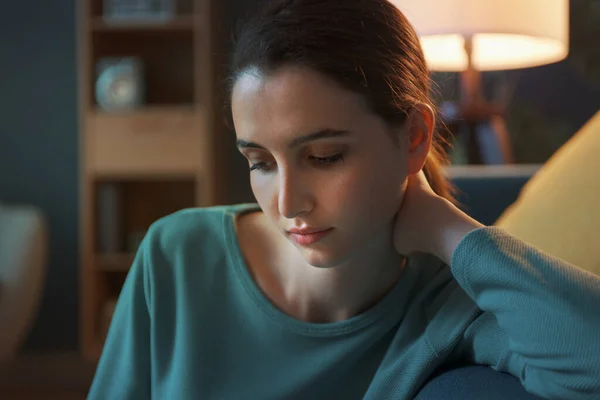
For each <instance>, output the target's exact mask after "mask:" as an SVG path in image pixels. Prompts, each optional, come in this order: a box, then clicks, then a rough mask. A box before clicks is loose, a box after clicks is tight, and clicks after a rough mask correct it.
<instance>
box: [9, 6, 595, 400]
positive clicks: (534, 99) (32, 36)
mask: <svg viewBox="0 0 600 400" xmlns="http://www.w3.org/2000/svg"><path fill="white" fill-rule="evenodd" d="M440 1H443V0H440ZM260 3H261V1H260V0H219V1H210V0H169V1H168V0H147V1H126V0H125V1H119V0H79V1H74V0H60V1H59V0H53V1H49V0H44V1H42V0H33V1H29V2H20V1H16V0H12V1H11V0H6V1H3V3H2V12H0V331H3V333H0V356H1V358H2V359H3V361H2V363H1V365H2V366H3V367H2V368H4V369H3V370H1V371H0V377H1V378H0V397H2V387H8V388H9V389H6V390H9V391H10V390H11V392H10V393H12V394H11V396H14V398H18V397H17V396H18V395H17V394H15V393H21V389H20V387H19V385H21V384H23V385H29V384H28V383H27V384H26V383H25V382H29V381H30V380H31V379H37V381H39V382H40V383H39V385H40V387H43V388H46V387H52V388H53V389H52V390H54V391H55V392H56V393H59V394H56V396H58V397H57V398H66V397H64V396H66V395H64V394H62V395H61V394H60V393H62V392H61V390H62V387H63V386H64V387H65V388H67V387H72V388H73V390H74V391H75V392H77V390H79V392H77V393H78V394H73V396H74V398H80V397H81V393H82V392H84V391H85V388H86V385H87V384H88V383H89V382H88V381H87V380H88V379H89V377H90V376H91V374H92V373H93V368H94V363H95V361H96V360H97V357H98V356H99V354H100V351H101V348H102V343H103V336H104V335H105V332H106V329H107V326H108V323H109V322H110V316H111V310H112V307H114V302H115V300H116V298H117V296H118V293H119V290H120V285H121V284H122V282H123V279H124V277H125V275H126V273H127V269H128V267H129V264H130V263H131V260H132V255H133V254H134V253H135V250H136V248H137V245H138V244H139V241H140V240H141V237H143V235H144V233H145V230H146V229H147V228H148V226H149V225H150V224H151V223H152V222H153V221H154V220H156V219H157V218H160V217H161V216H163V215H166V214H168V213H170V212H173V211H175V210H178V209H180V208H184V207H195V206H209V205H215V204H229V203H240V202H252V201H254V199H253V196H252V193H251V190H250V186H249V182H248V174H247V167H246V162H245V161H244V159H243V158H242V157H241V156H239V155H238V153H237V150H236V149H235V145H234V140H235V136H234V133H233V132H232V131H231V130H230V128H228V127H227V126H226V125H225V124H224V123H223V120H224V116H225V113H224V104H225V103H224V102H225V100H226V96H225V90H224V88H225V85H224V80H225V78H226V73H227V70H226V65H227V60H228V54H229V51H230V49H231V44H232V42H231V39H232V33H233V28H234V26H235V24H236V22H237V21H239V19H240V18H242V17H243V16H245V15H247V14H248V13H251V12H253V10H255V9H256V7H257V6H258V5H259V4H260ZM397 3H400V4H401V3H402V2H401V1H398V2H397ZM568 14H569V15H568V16H567V18H569V21H570V23H569V25H568V26H569V43H568V46H569V52H568V56H567V57H566V58H565V59H563V60H561V61H559V62H553V63H551V64H549V65H542V66H536V67H530V68H521V69H511V70H499V71H484V72H482V73H481V85H480V88H481V93H482V94H483V96H484V97H485V98H486V99H488V100H489V101H492V102H495V103H497V104H499V105H500V108H501V110H500V111H498V113H499V114H501V115H502V116H503V119H504V122H505V125H504V133H505V134H506V135H507V136H506V138H508V142H506V141H505V142H503V143H504V144H499V143H498V142H497V141H494V140H491V141H490V140H487V141H486V140H484V139H482V140H480V141H479V145H478V146H479V147H478V148H477V149H475V150H474V149H473V142H472V140H471V139H472V138H473V135H474V134H473V133H471V136H466V135H463V134H462V133H461V132H463V131H462V130H461V129H462V128H461V127H460V126H458V125H460V124H459V123H458V122H457V121H459V122H460V121H461V114H460V112H459V111H457V110H458V109H457V106H456V104H458V103H460V101H461V93H464V92H463V89H462V86H461V84H462V83H461V82H462V79H464V78H461V72H460V71H436V72H433V74H432V76H433V78H434V80H435V82H436V92H435V96H436V100H437V101H438V104H439V106H440V109H441V110H442V112H443V115H444V116H445V117H447V119H445V122H446V123H447V125H446V128H445V129H447V130H448V132H447V133H450V134H451V135H450V136H449V137H451V138H455V139H456V140H454V139H451V140H453V148H452V149H451V150H449V151H450V157H451V159H452V162H453V164H455V165H460V166H463V167H465V166H466V167H470V166H473V164H478V166H477V167H478V168H481V166H484V167H486V166H489V167H490V168H492V167H493V166H496V167H497V166H498V165H517V166H518V165H524V166H532V165H533V166H537V165H541V164H543V163H545V162H546V161H547V160H548V159H549V158H550V157H551V156H552V155H553V154H554V153H555V152H556V151H557V150H558V149H559V148H560V147H561V146H562V145H563V144H564V143H565V142H566V141H567V140H569V139H570V138H571V137H572V136H573V135H574V134H575V133H576V132H577V131H578V130H579V129H580V128H581V127H582V126H583V125H584V124H585V123H586V122H587V121H588V120H589V119H590V118H591V117H592V116H593V115H594V114H595V113H596V112H597V111H598V110H599V109H600V46H599V45H598V43H600V1H599V0H571V1H570V5H569V13H568ZM477 123H479V122H477ZM471 128H472V126H471ZM483 135H486V134H485V133H484V134H483ZM488 136H489V135H488ZM491 137H495V136H493V135H492V136H491ZM506 138H504V139H503V140H506ZM480 139H481V138H480ZM470 140H471V141H470ZM506 143H508V145H506ZM503 146H504V147H503ZM507 146H508V147H507ZM507 149H508V151H509V152H510V157H509V159H506V158H503V157H502V156H501V154H505V153H506V151H507ZM473 151H475V152H478V154H479V156H478V157H475V158H473V157H469V154H470V153H469V152H473ZM499 154H500V155H499ZM507 160H508V161H507ZM17 250H18V251H17ZM11 279H12V281H11ZM3 280H4V283H3ZM11 282H12V283H11ZM15 282H18V286H17V284H16V283H15ZM2 341H4V343H2ZM57 365H61V366H62V367H61V368H62V369H63V370H64V371H68V372H66V373H65V372H63V373H62V375H60V376H59V374H60V372H59V371H57V369H60V368H56V366H57ZM64 375H68V376H66V377H65V376H64ZM61 385H62V386H61ZM69 385H71V386H69ZM11 388H12V389H11ZM76 389H77V390H76ZM50 392H52V391H50ZM48 393H49V392H48ZM41 396H42V395H39V397H36V398H45V397H41ZM77 396H79V397H77ZM3 398H4V397H3Z"/></svg>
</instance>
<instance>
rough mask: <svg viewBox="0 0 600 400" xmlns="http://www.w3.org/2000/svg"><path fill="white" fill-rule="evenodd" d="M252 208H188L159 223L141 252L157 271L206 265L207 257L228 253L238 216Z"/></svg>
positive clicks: (150, 232)
mask: <svg viewBox="0 0 600 400" xmlns="http://www.w3.org/2000/svg"><path fill="white" fill-rule="evenodd" d="M244 207H249V205H225V206H213V207H202V208H188V209H183V210H180V211H176V212H174V213H172V214H169V215H167V216H165V217H162V218H160V219H158V220H157V221H155V222H154V223H153V224H152V225H151V226H150V228H149V229H148V232H147V233H146V236H145V237H144V240H143V243H142V248H141V251H143V252H144V253H145V257H146V259H147V260H148V261H150V263H151V264H153V269H155V268H157V266H161V265H168V266H169V267H170V269H171V268H173V267H174V266H176V265H181V264H184V265H188V264H199V263H203V264H205V262H204V261H205V259H206V258H211V257H212V256H214V255H216V254H218V253H225V252H226V249H227V247H228V246H230V245H231V241H232V240H233V238H234V236H235V232H234V230H233V227H232V220H233V217H234V215H235V214H236V213H237V212H239V211H240V209H243V208H244Z"/></svg>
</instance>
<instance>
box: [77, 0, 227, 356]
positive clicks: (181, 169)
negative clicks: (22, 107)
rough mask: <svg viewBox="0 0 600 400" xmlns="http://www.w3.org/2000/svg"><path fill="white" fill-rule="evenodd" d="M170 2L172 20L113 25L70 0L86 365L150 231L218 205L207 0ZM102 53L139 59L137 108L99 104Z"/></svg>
mask: <svg viewBox="0 0 600 400" xmlns="http://www.w3.org/2000/svg"><path fill="white" fill-rule="evenodd" d="M175 1H176V14H175V15H174V16H173V17H172V18H169V19H164V20H162V21H152V22H141V21H136V20H129V21H127V20H121V21H118V22H113V21H110V20H107V19H105V18H104V16H103V9H102V5H103V0H82V1H81V2H78V4H79V10H78V18H79V19H78V35H77V37H78V41H79V42H78V53H79V54H78V70H79V87H80V93H79V96H80V101H79V125H80V187H81V193H80V194H81V202H80V203H81V210H80V215H81V218H80V220H81V268H80V299H81V300H80V310H81V313H80V335H81V340H80V343H81V352H82V354H83V356H84V357H85V358H87V359H88V360H91V361H96V360H97V359H98V357H99V355H100V353H101V351H102V346H103V343H104V340H105V334H106V328H107V321H110V319H109V317H110V307H111V306H112V305H114V301H115V300H116V299H117V298H118V296H119V293H120V289H121V287H122V284H123V282H124V280H125V277H126V276H127V273H128V271H129V268H130V266H131V264H132V262H133V259H134V256H135V252H136V250H137V246H138V245H139V242H140V240H141V238H142V237H143V235H144V234H145V232H146V231H147V229H148V228H149V226H150V225H151V224H152V223H153V222H154V221H156V220H157V219H159V218H161V217H163V216H165V215H168V214H170V213H172V212H175V211H177V210H180V209H183V208H188V207H205V206H211V205H215V204H219V203H222V199H218V198H217V193H218V191H217V183H218V182H219V177H218V176H217V171H218V170H219V169H218V168H216V165H217V163H218V162H219V161H218V159H217V158H216V157H217V156H218V151H216V149H217V148H218V147H217V146H216V140H217V138H216V136H217V135H216V123H217V122H216V121H215V117H214V115H215V110H216V107H217V105H216V104H213V103H214V101H215V100H214V99H215V98H218V96H215V90H218V89H217V85H216V82H215V73H214V63H213V60H212V54H214V52H215V49H214V48H212V43H213V38H212V37H211V34H212V28H211V24H212V21H213V20H214V10H213V4H212V2H211V0H175ZM106 57H109V58H115V57H116V58H119V57H136V58H137V59H139V60H141V62H142V64H143V82H144V88H145V95H144V102H143V105H142V106H141V107H137V108H134V109H131V110H129V111H110V112H108V111H104V110H103V109H102V108H101V107H99V106H98V104H97V102H96V95H95V83H96V79H97V71H96V65H97V63H98V62H99V61H100V60H102V59H104V58H106ZM107 199H111V200H110V202H109V203H107ZM107 204H111V207H112V208H111V207H108V208H107V207H106V205H107ZM106 210H112V211H111V213H110V218H108V217H107V215H109V214H107V211H106Z"/></svg>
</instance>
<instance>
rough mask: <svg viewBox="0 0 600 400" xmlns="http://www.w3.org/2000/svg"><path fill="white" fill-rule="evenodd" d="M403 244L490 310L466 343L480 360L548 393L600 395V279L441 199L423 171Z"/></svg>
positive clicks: (414, 182) (406, 206) (412, 186)
mask: <svg viewBox="0 0 600 400" xmlns="http://www.w3.org/2000/svg"><path fill="white" fill-rule="evenodd" d="M394 244H395V246H396V249H397V250H398V252H400V253H401V254H410V253H412V252H414V251H419V252H427V253H432V254H434V255H436V256H437V257H438V258H440V259H441V260H442V261H444V262H445V263H446V264H448V265H450V268H451V271H452V273H453V275H454V276H455V278H456V280H457V282H458V283H459V285H460V286H461V287H462V288H463V289H464V290H465V292H466V293H467V294H468V295H469V296H470V297H471V298H472V299H473V300H474V301H475V303H476V304H477V306H478V307H479V308H480V309H481V310H483V311H484V313H483V314H482V315H481V316H480V317H479V318H478V319H477V320H475V321H474V322H473V324H471V326H470V328H469V330H468V331H467V332H465V339H464V343H462V346H460V347H459V349H460V348H464V349H465V351H466V352H467V353H466V354H467V355H471V359H472V360H473V361H475V362H478V363H482V364H488V365H492V366H495V367H496V368H497V369H501V370H505V371H508V372H510V373H511V374H513V375H515V376H517V377H519V378H520V379H521V382H522V383H523V385H524V386H525V387H526V388H527V389H528V390H529V391H531V392H532V393H535V394H537V395H540V396H542V397H547V398H560V399H592V398H594V399H598V398H600V336H599V333H600V277H598V276H595V275H593V274H591V273H589V272H586V271H584V270H582V269H579V268H577V267H575V266H572V265H570V264H568V263H566V262H564V261H562V260H559V259H557V258H555V257H552V256H550V255H549V254H546V253H544V252H542V251H540V250H538V249H536V248H534V247H533V246H530V245H528V244H526V243H525V242H523V241H520V240H518V239H516V238H514V237H512V236H510V235H508V234H507V233H505V232H504V231H502V230H500V229H499V228H493V227H484V226H483V225H482V224H480V223H479V222H477V221H475V220H473V219H472V218H471V217H469V216H468V215H466V214H465V213H463V212H462V211H461V210H459V209H458V208H457V207H455V206H454V205H452V204H451V203H450V202H448V201H447V200H445V199H443V198H441V197H439V196H437V195H436V194H435V193H434V192H433V191H432V190H431V187H430V186H429V184H428V183H427V180H426V178H425V176H424V175H423V173H422V172H421V173H419V174H417V175H414V176H411V178H409V182H408V185H407V190H406V194H405V198H404V201H403V204H402V206H401V209H400V210H399V212H398V215H397V218H396V226H395V230H394ZM599 245H600V243H599Z"/></svg>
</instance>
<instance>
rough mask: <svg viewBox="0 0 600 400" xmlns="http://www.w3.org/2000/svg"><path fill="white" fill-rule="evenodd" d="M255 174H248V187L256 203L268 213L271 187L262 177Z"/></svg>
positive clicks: (271, 197)
mask: <svg viewBox="0 0 600 400" xmlns="http://www.w3.org/2000/svg"><path fill="white" fill-rule="evenodd" d="M259 174H260V173H258V174H255V173H254V172H251V173H250V187H251V188H252V193H253V194H254V197H255V198H256V202H257V203H258V205H260V207H261V208H262V210H263V211H265V212H269V210H270V206H271V204H270V203H271V201H272V199H273V196H272V191H273V187H272V186H273V185H272V183H271V182H270V181H269V180H268V179H267V178H266V177H264V176H260V175H259Z"/></svg>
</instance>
